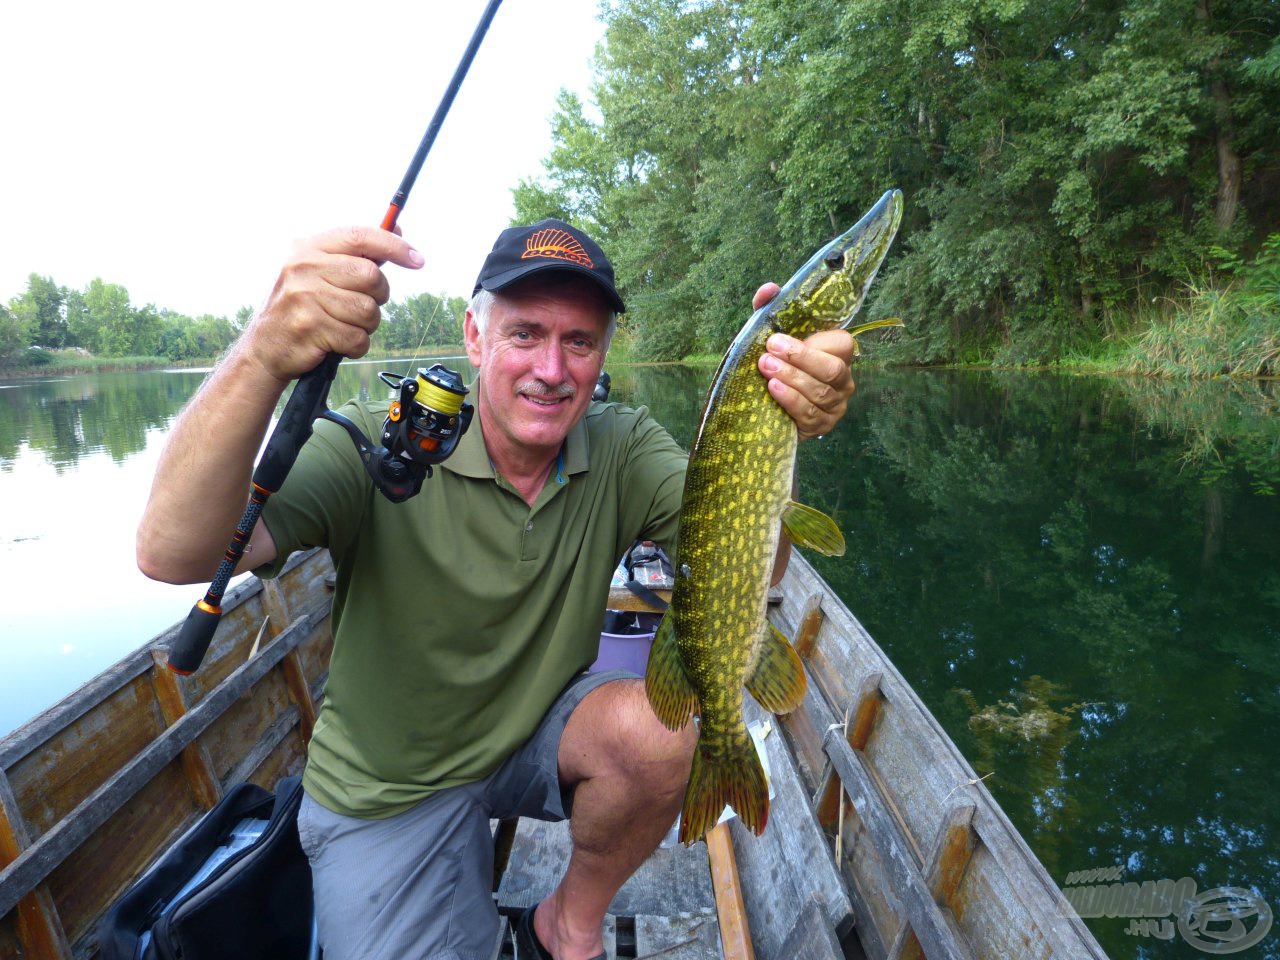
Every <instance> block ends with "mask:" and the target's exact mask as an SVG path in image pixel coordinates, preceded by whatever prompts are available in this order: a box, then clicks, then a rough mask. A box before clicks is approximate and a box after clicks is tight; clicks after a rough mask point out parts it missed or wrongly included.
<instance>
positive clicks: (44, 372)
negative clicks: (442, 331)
mask: <svg viewBox="0 0 1280 960" xmlns="http://www.w3.org/2000/svg"><path fill="white" fill-rule="evenodd" d="M463 350H464V348H463V347H462V345H461V344H459V345H457V346H449V347H432V348H431V349H429V350H425V351H416V352H415V351H410V350H400V351H394V350H393V351H391V352H388V353H379V354H378V356H379V357H380V358H381V357H385V358H386V359H388V360H405V359H411V358H415V357H417V358H421V359H423V360H429V359H431V358H432V357H445V356H457V355H458V354H460V353H462V352H463ZM33 352H35V351H33ZM39 353H40V354H41V355H42V358H41V359H40V360H37V361H34V362H31V363H27V364H22V365H19V366H10V367H0V380H37V379H40V378H42V377H71V376H77V375H79V374H89V373H136V372H142V371H146V370H207V369H209V368H210V367H212V366H213V365H214V364H215V363H217V362H218V360H219V358H218V357H196V358H191V359H186V360H170V359H168V358H167V357H95V356H94V355H93V354H90V353H85V352H83V351H80V350H40V351H39Z"/></svg>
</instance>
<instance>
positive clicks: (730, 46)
mask: <svg viewBox="0 0 1280 960" xmlns="http://www.w3.org/2000/svg"><path fill="white" fill-rule="evenodd" d="M605 17H606V22H607V30H606V35H605V41H604V43H603V45H602V47H601V49H600V51H599V52H598V54H597V60H596V64H595V73H596V79H595V83H594V86H593V95H594V98H595V100H596V103H597V105H598V107H599V116H598V117H596V118H593V117H592V116H589V115H588V111H587V109H586V107H585V106H584V104H583V103H581V102H580V101H579V100H578V99H577V98H576V97H574V96H572V95H569V94H562V96H561V98H560V101H559V110H558V113H557V115H556V117H555V119H554V121H553V127H552V135H553V145H552V149H551V152H550V154H549V155H548V157H547V159H546V161H545V164H544V174H543V176H542V177H541V178H538V179H531V180H526V181H524V182H522V183H521V184H520V186H519V187H517V188H516V190H515V199H516V207H517V211H518V216H519V218H520V219H528V218H531V217H540V216H547V215H557V216H562V217H565V218H567V219H570V220H573V221H576V222H578V223H580V224H581V225H583V226H585V227H587V228H588V229H591V230H593V231H594V232H596V233H597V234H599V235H600V237H601V238H602V242H603V243H604V244H605V246H606V249H608V250H609V252H610V255H611V257H612V258H613V259H614V261H615V265H616V266H617V268H618V278H619V281H620V285H621V287H622V290H623V294H624V296H625V297H626V298H627V300H628V304H629V306H630V308H631V309H630V310H629V312H628V315H627V322H628V325H629V326H630V329H631V331H632V333H633V334H635V335H636V336H637V338H638V340H639V348H640V350H641V352H642V353H648V354H650V355H652V356H660V357H670V356H678V355H680V354H681V353H684V352H688V351H689V350H692V349H704V350H705V349H715V350H717V351H718V350H719V349H722V348H723V344H724V342H725V339H726V333H727V332H729V331H732V330H733V329H734V328H735V327H736V325H737V322H738V320H739V318H740V316H741V309H742V308H741V307H740V306H739V304H740V303H741V302H742V301H744V300H745V299H746V297H747V296H749V294H750V292H751V291H752V290H753V289H754V285H755V284H756V283H758V282H759V281H760V280H762V279H765V278H767V277H774V278H776V279H785V275H780V274H782V272H783V271H786V270H789V269H791V268H793V267H794V266H795V265H796V264H797V263H798V262H799V260H800V259H801V258H803V257H804V256H806V255H807V254H808V253H809V252H810V251H811V250H812V249H813V248H814V247H815V246H817V245H818V244H819V243H820V242H822V241H823V240H825V239H826V238H828V237H829V236H831V235H832V234H834V233H835V232H837V231H838V230H840V229H842V228H844V227H845V226H847V225H848V224H849V223H850V222H852V219H853V218H855V217H857V216H858V215H859V214H860V213H861V212H862V211H863V210H864V209H866V207H867V206H868V205H869V204H870V203H871V202H872V201H873V200H874V199H875V198H876V197H877V196H879V194H880V193H881V192H883V190H885V189H886V188H888V187H891V186H899V187H901V188H902V189H903V190H904V192H905V193H906V196H907V217H906V220H905V222H904V226H903V231H902V237H903V239H902V241H901V242H900V244H899V248H898V251H897V253H896V255H895V257H894V258H893V259H892V260H891V262H890V263H889V265H888V267H887V269H886V271H885V276H884V277H883V278H882V279H881V281H880V283H879V284H878V287H877V289H874V290H873V291H872V302H871V303H870V304H869V306H868V311H867V312H868V313H869V314H871V315H876V314H877V313H879V314H884V313H888V312H893V313H898V314H901V315H904V316H906V317H907V319H908V320H909V322H910V326H909V331H908V336H909V338H911V339H909V340H907V341H906V347H905V349H906V350H907V351H908V352H909V353H910V355H912V356H914V357H915V358H917V359H925V360H949V359H957V358H965V357H977V356H983V357H996V358H998V359H1003V360H1009V361H1015V362H1027V361H1037V360H1049V359H1054V358H1056V357H1058V356H1060V355H1061V354H1062V353H1063V351H1064V350H1066V349H1068V348H1069V347H1071V346H1072V345H1073V344H1078V343H1080V342H1081V341H1083V340H1087V339H1097V338H1099V337H1101V336H1103V335H1106V334H1109V333H1112V332H1115V331H1116V330H1117V329H1118V328H1120V327H1122V326H1123V325H1124V323H1125V322H1126V318H1128V317H1131V316H1133V314H1134V311H1135V310H1136V309H1137V308H1138V306H1139V305H1141V304H1144V303H1149V302H1150V300H1151V298H1152V297H1153V296H1159V295H1162V294H1167V293H1169V292H1170V291H1171V290H1172V289H1173V288H1174V286H1175V285H1176V284H1178V283H1181V282H1184V281H1185V280H1186V279H1188V277H1189V276H1192V275H1194V274H1196V273H1197V272H1201V271H1203V270H1204V269H1205V267H1204V260H1205V255H1206V251H1207V249H1208V247H1209V245H1210V244H1211V243H1213V244H1217V245H1218V246H1221V247H1223V248H1225V249H1228V250H1229V251H1231V252H1233V253H1235V254H1237V255H1242V256H1247V255H1251V254H1252V252H1253V251H1255V250H1256V248H1257V245H1258V244H1259V243H1260V242H1261V240H1262V238H1263V237H1265V236H1266V234H1267V233H1268V232H1270V229H1271V227H1272V226H1273V225H1274V223H1275V222H1276V220H1277V216H1278V215H1280V192H1277V191H1275V190H1274V189H1273V185H1274V179H1275V176H1276V171H1277V169H1280V67H1276V66H1275V64H1278V63H1280V52H1278V51H1280V45H1277V43H1276V41H1275V37H1276V36H1277V35H1278V34H1280V7H1277V6H1276V4H1275V2H1274V0H1220V2H1214V3H1209V2H1208V0H1198V2H1197V3H1196V4H1194V5H1190V6H1188V5H1186V4H1175V3H1173V2H1172V0H1151V2H1146V0H1144V2H1138V0H1103V2H1101V3H1097V4H1088V5H1084V6H1082V5H1080V4H1079V3H1078V2H1076V0H1046V2H1041V3H1031V2H1030V0H996V2H992V3H986V4H977V5H975V4H972V3H969V2H964V0H893V2H890V0H849V2H846V3H842V4H838V5H834V6H833V5H831V4H826V3H822V2H820V0H736V2H735V0H696V2H690V0H618V2H615V3H612V4H611V5H609V6H608V7H607V9H606V11H605Z"/></svg>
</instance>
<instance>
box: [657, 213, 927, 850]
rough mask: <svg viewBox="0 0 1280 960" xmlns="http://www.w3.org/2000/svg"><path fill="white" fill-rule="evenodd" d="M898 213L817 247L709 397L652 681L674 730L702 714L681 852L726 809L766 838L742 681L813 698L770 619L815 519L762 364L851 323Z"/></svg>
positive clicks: (778, 703)
mask: <svg viewBox="0 0 1280 960" xmlns="http://www.w3.org/2000/svg"><path fill="white" fill-rule="evenodd" d="M901 215H902V195H901V194H900V193H898V192H897V191H891V192H889V193H886V194H885V195H884V196H883V197H882V198H881V199H880V201H879V203H877V204H876V206H875V207H873V208H872V210H871V211H870V212H868V213H867V215H866V216H865V217H863V218H862V220H861V221H859V222H858V224H857V225H855V226H854V227H853V228H851V229H850V230H849V231H847V232H846V233H844V234H842V235H841V236H840V237H837V238H836V239H835V240H833V241H832V242H831V243H830V244H828V245H827V246H826V247H824V248H823V249H822V250H820V251H818V253H816V254H815V255H814V256H813V257H812V258H811V259H810V261H809V262H808V263H807V264H806V265H805V266H804V267H802V268H801V269H800V270H799V271H798V272H797V273H796V274H795V276H793V277H792V278H791V280H789V281H788V282H787V284H786V286H784V287H783V288H782V290H781V291H780V292H779V294H778V296H777V297H775V298H774V299H773V301H771V302H770V303H769V304H767V305H766V306H764V307H762V308H761V309H760V310H757V311H756V312H755V313H754V314H753V315H752V316H751V318H750V319H749V320H748V321H747V323H746V324H745V325H744V326H743V328H742V330H741V331H740V332H739V333H738V336H737V337H736V338H735V340H734V342H733V344H732V345H731V346H730V347H729V349H728V351H727V352H726V353H725V356H724V358H723V359H722V360H721V362H720V367H719V369H718V370H717V372H716V375H715V378H714V380H713V383H712V386H711V389H710V391H709V392H708V395H707V400H706V405H705V406H704V408H703V413H702V419H701V422H700V424H699V427H698V433H697V436H696V438H695V440H694V445H693V449H692V452H691V454H690V457H689V467H688V472H687V474H686V478H685V489H684V503H683V506H682V508H681V518H680V532H679V536H678V540H677V544H676V551H677V557H678V562H679V564H680V572H681V576H680V577H678V578H677V580H676V585H675V589H674V592H673V595H672V600H671V607H670V609H669V611H668V612H667V614H666V616H665V617H664V619H663V622H662V624H661V626H660V628H659V630H658V635H657V636H656V637H655V640H654V646H653V651H652V654H651V656H650V660H649V667H648V670H647V672H646V676H645V685H646V689H647V691H648V693H649V699H650V702H651V703H652V704H653V707H654V711H655V712H656V713H657V715H658V716H659V718H660V719H662V721H663V722H664V723H665V724H667V726H669V727H671V728H673V729H675V728H678V727H680V726H682V725H683V724H684V723H686V722H687V721H688V719H689V717H690V715H691V714H692V713H694V712H696V713H697V714H698V715H699V716H700V718H701V720H700V728H699V737H698V746H697V749H696V751H695V756H694V760H693V769H692V771H691V773H690V781H689V787H688V790H687V791H686V794H685V802H684V807H683V809H682V811H681V827H680V839H681V840H682V841H684V842H685V843H692V842H693V841H695V840H697V839H699V838H700V837H702V836H703V834H704V833H705V832H706V831H707V830H708V829H710V827H711V826H712V825H714V823H715V821H716V819H717V818H718V817H719V815H720V812H721V810H722V809H723V807H724V805H725V804H726V803H727V804H729V805H731V806H733V808H734V810H735V812H736V813H737V814H738V816H739V817H740V818H741V819H742V821H743V823H744V824H745V825H746V826H748V827H749V828H750V829H752V830H753V831H755V832H756V833H760V832H762V831H763V830H764V826H765V822H766V820H767V818H768V804H769V801H768V785H767V783H766V782H765V779H764V773H763V770H762V769H761V767H760V762H759V759H758V757H757V756H756V753H755V749H754V746H753V744H752V742H751V737H750V734H749V733H748V732H747V728H746V724H745V723H744V721H743V717H742V708H743V688H744V685H745V686H746V687H748V688H749V689H750V690H751V692H752V693H753V694H754V695H755V696H756V698H757V699H759V700H761V702H762V704H764V705H765V706H766V707H768V708H769V709H772V710H775V711H777V712H784V711H787V710H791V709H794V708H795V706H797V705H798V704H799V702H800V700H802V699H803V697H804V690H805V680H804V671H803V667H802V666H801V665H800V662H799V659H798V657H796V655H795V652H794V650H792V649H791V648H790V646H789V644H787V642H786V640H785V639H783V638H781V637H780V635H775V634H774V633H773V631H772V630H771V628H769V627H768V626H767V622H766V619H765V608H766V601H767V593H768V587H769V577H770V573H771V572H772V570H773V565H774V558H775V556H776V554H777V549H778V541H779V537H780V534H781V527H780V521H781V520H782V519H783V517H784V515H788V516H789V515H790V514H789V513H788V511H796V512H803V511H805V510H806V509H807V508H797V507H794V506H793V505H792V504H791V500H790V497H791V490H792V476H793V473H794V469H795V454H796V442H797V437H796V426H795V423H794V421H793V420H792V419H791V417H790V416H788V414H787V413H786V411H784V410H783V409H782V407H780V406H779V405H778V404H777V403H776V402H775V401H774V400H773V398H772V397H771V396H770V395H769V392H768V388H767V385H766V384H767V382H766V380H765V378H764V377H763V376H761V375H760V373H759V369H758V367H757V363H758V361H759V359H760V356H761V354H762V353H764V351H765V342H766V341H767V340H768V338H769V337H770V336H771V335H772V334H773V333H775V332H783V333H787V334H790V335H791V336H794V337H797V338H804V337H807V336H809V335H810V334H812V333H815V332H817V331H819V330H828V329H833V328H837V327H847V326H848V325H849V323H850V321H851V320H852V318H853V316H854V314H855V313H856V312H857V310H858V308H859V306H860V305H861V303H862V299H863V297H864V296H865V294H866V290H867V287H868V286H869V285H870V283H871V280H872V278H873V277H874V276H875V272H876V270H877V269H878V268H879V266H880V263H881V262H882V261H883V260H884V257H885V254H886V253H887V252H888V248H889V244H890V242H891V241H892V239H893V236H894V233H895V232H896V231H897V227H898V223H899V222H900V220H901ZM859 329H862V328H859ZM855 332H856V331H855ZM807 514H808V515H809V516H807V517H806V518H805V519H806V522H807V523H817V524H818V525H819V526H820V525H821V523H822V522H823V521H825V523H826V524H829V525H830V528H831V529H830V530H829V531H826V530H824V531H823V532H824V533H830V534H831V536H830V537H829V538H828V540H827V541H823V540H822V538H820V537H815V538H814V539H813V540H812V541H810V543H809V544H808V545H811V546H817V545H818V544H819V542H831V541H837V542H838V543H839V550H840V551H841V552H842V551H843V538H842V537H841V536H840V534H839V531H838V528H835V525H834V523H833V522H832V521H831V520H830V518H825V517H822V516H821V514H818V513H817V512H816V511H812V510H808V511H807ZM815 517H816V518H817V520H815V519H814V518H815ZM797 523H799V520H797ZM798 529H799V528H798ZM793 539H797V542H801V543H802V544H803V543H804V541H803V539H800V538H797V537H796V536H793Z"/></svg>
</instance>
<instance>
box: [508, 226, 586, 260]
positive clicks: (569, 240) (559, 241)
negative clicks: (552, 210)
mask: <svg viewBox="0 0 1280 960" xmlns="http://www.w3.org/2000/svg"><path fill="white" fill-rule="evenodd" d="M530 257H550V258H551V259H553V260H568V261H570V262H571V263H577V264H580V265H581V266H584V267H588V268H591V269H594V268H595V264H594V263H592V262H591V258H590V257H589V256H587V251H586V250H584V249H583V248H582V244H581V243H579V242H578V240H577V238H576V237H574V236H573V234H571V233H566V232H565V231H564V230H559V229H556V228H554V227H548V228H547V229H546V230H539V231H538V232H537V233H535V234H534V235H533V236H531V237H530V238H529V239H528V240H526V241H525V244H524V253H522V254H520V259H521V260H528V259H529V258H530Z"/></svg>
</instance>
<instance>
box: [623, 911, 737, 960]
mask: <svg viewBox="0 0 1280 960" xmlns="http://www.w3.org/2000/svg"><path fill="white" fill-rule="evenodd" d="M635 938H636V952H635V955H636V957H637V958H645V960H647V958H650V957H653V958H659V957H661V958H662V960H720V957H721V956H722V952H721V948H720V927H719V925H718V924H717V923H716V911H715V908H714V907H708V908H706V909H705V910H701V911H699V912H697V913H677V914H675V915H673V916H661V917H651V916H644V915H641V916H638V917H636V918H635Z"/></svg>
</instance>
